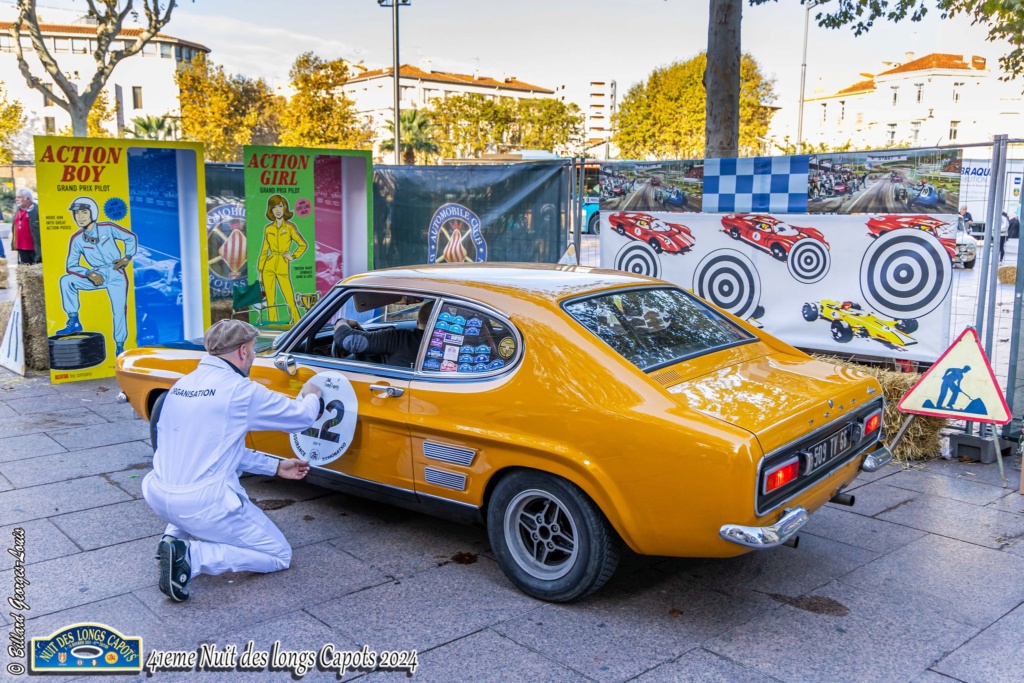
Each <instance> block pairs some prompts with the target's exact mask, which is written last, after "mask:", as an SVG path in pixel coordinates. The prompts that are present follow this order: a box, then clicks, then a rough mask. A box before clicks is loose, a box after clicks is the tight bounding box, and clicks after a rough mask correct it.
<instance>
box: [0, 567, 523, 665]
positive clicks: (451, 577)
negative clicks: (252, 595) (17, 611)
mask: <svg viewBox="0 0 1024 683" xmlns="http://www.w3.org/2000/svg"><path fill="white" fill-rule="evenodd" d="M0 585H2V584H0ZM541 604H542V603H539V602H537V601H535V600H534V599H533V598H530V597H528V596H526V595H525V594H523V593H522V592H520V591H519V590H518V589H517V588H515V587H514V586H513V585H512V584H510V583H509V582H508V580H507V579H506V578H505V576H504V574H502V573H501V570H500V569H498V566H497V565H496V564H495V563H494V562H492V561H491V560H489V559H486V558H484V559H481V560H480V561H478V562H476V563H474V564H470V565H459V564H449V565H446V566H444V567H438V568H435V569H432V570H430V571H425V572H421V573H419V574H416V575H415V576H413V577H411V578H406V579H401V580H398V581H391V582H388V583H386V584H384V585H380V586H376V587H374V588H371V589H368V590H365V591H360V592H358V593H352V594H350V595H346V596H344V597H340V598H337V599H334V600H330V601H328V602H324V603H321V604H319V605H314V606H312V607H307V609H306V611H307V612H309V613H310V614H312V615H313V616H315V617H316V618H317V619H319V620H321V621H323V622H324V623H326V624H328V625H329V626H330V627H331V628H333V629H335V630H336V631H338V632H340V633H342V634H344V635H346V636H348V637H349V638H351V639H352V640H354V641H356V642H357V643H366V644H368V645H370V647H373V648H374V649H377V650H385V649H389V650H392V649H393V650H408V649H413V648H414V649H417V650H419V651H421V652H422V651H423V650H426V649H429V648H433V647H436V646H438V645H441V644H443V643H447V642H449V641H452V640H455V639H457V638H461V637H463V636H466V635H469V634H470V633H473V632H475V631H478V630H480V629H482V628H485V627H487V626H493V625H494V624H497V623H499V622H502V621H506V620H508V619H511V618H513V617H516V616H518V615H520V614H525V613H527V612H530V611H533V610H535V609H537V607H539V606H540V605H541Z"/></svg>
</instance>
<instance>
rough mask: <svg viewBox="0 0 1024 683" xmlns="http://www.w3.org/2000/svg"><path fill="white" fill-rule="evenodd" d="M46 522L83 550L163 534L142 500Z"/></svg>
mask: <svg viewBox="0 0 1024 683" xmlns="http://www.w3.org/2000/svg"><path fill="white" fill-rule="evenodd" d="M50 521H51V522H53V524H54V525H55V526H56V527H57V528H58V529H60V530H61V531H63V532H64V534H65V535H67V537H68V538H70V539H71V540H73V541H74V542H75V543H77V544H78V545H80V546H81V547H82V549H83V550H95V549H96V548H102V547H103V546H108V545H114V544H117V543H124V542H125V541H134V540H137V539H140V538H148V537H151V536H153V535H159V534H163V532H164V527H166V526H167V525H166V523H165V522H163V521H162V520H161V519H160V518H159V517H157V516H156V513H154V512H153V511H152V510H151V509H150V507H149V505H147V504H146V501H144V500H130V501H127V502H124V503H114V504H113V505H104V506H102V507H94V508H90V509H88V510H80V511H79V512H72V513H70V514H67V515H60V516H57V517H51V518H50ZM155 550H156V548H155V547H154V551H155Z"/></svg>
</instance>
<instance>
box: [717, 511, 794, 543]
mask: <svg viewBox="0 0 1024 683" xmlns="http://www.w3.org/2000/svg"><path fill="white" fill-rule="evenodd" d="M808 519H810V517H809V516H808V515H807V510H805V509H803V508H802V507H795V508H791V509H788V510H786V514H784V515H783V516H782V518H781V519H780V520H779V521H778V522H776V523H775V524H773V525H771V526H742V525H740V524H726V525H724V526H723V527H722V528H721V529H720V530H719V531H718V535H719V536H721V537H722V538H723V539H725V540H726V541H730V542H731V543H736V544H737V545H742V546H744V547H747V548H756V549H764V548H774V547H775V546H779V545H782V544H783V543H785V542H786V541H788V540H789V539H790V538H792V537H793V536H795V535H796V532H798V531H800V527H802V526H803V525H804V524H807V520H808Z"/></svg>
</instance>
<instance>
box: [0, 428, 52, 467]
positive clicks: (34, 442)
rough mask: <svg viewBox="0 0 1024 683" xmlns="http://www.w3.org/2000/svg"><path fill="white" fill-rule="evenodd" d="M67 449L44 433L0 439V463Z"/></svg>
mask: <svg viewBox="0 0 1024 683" xmlns="http://www.w3.org/2000/svg"><path fill="white" fill-rule="evenodd" d="M66 450H67V449H66V448H64V447H63V446H61V445H60V444H59V443H57V442H56V441H54V440H53V439H51V438H50V437H49V436H47V435H46V434H27V435H25V436H12V437H10V438H8V439H0V463H2V462H10V461H11V460H24V459H26V458H38V457H39V456H41V455H53V454H54V453H63V452H64V451H66Z"/></svg>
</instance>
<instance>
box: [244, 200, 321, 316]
mask: <svg viewBox="0 0 1024 683" xmlns="http://www.w3.org/2000/svg"><path fill="white" fill-rule="evenodd" d="M291 217H292V212H291V211H290V210H289V209H288V200H287V199H285V198H284V197H282V196H281V195H279V194H275V195H274V196H273V197H271V198H270V199H268V200H267V220H268V221H272V222H271V223H268V224H267V226H266V227H265V228H263V245H262V246H261V247H260V258H259V261H257V263H256V268H257V270H259V273H260V284H261V285H262V287H263V294H264V296H266V298H267V306H268V308H269V310H268V311H267V319H268V320H269V321H270V322H277V321H278V311H277V308H275V307H274V304H276V303H277V287H280V288H281V295H282V296H283V297H284V302H285V304H286V305H287V306H288V312H289V313H290V314H291V322H293V323H294V322H296V321H297V320H298V319H299V307H298V305H297V304H296V303H295V291H294V289H293V288H292V280H291V273H290V269H291V262H292V261H294V260H295V259H297V258H299V257H300V256H302V255H303V254H304V253H306V248H307V247H308V245H307V244H306V240H304V239H303V238H302V235H301V234H299V230H298V228H296V227H295V224H294V223H292V222H291V220H290V219H291ZM292 242H294V243H295V244H296V245H297V246H296V248H295V250H294V251H292ZM275 285H276V287H275Z"/></svg>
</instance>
